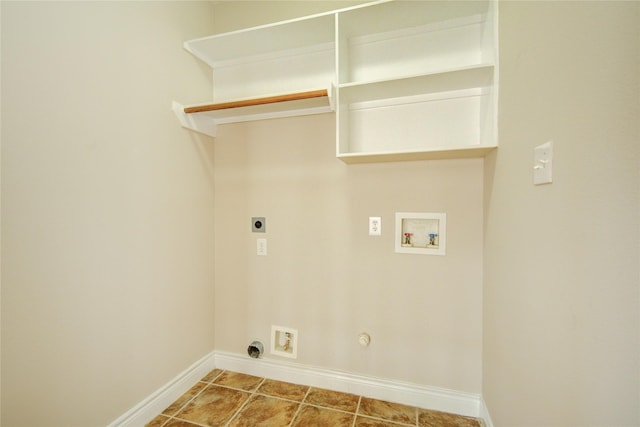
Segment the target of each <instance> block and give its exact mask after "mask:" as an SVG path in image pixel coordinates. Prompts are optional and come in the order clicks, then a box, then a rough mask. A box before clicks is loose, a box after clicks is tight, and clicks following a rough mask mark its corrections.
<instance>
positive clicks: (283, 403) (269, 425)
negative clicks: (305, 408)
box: [229, 395, 299, 427]
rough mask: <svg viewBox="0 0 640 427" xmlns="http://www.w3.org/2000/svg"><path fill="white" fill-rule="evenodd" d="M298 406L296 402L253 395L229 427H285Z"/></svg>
mask: <svg viewBox="0 0 640 427" xmlns="http://www.w3.org/2000/svg"><path fill="white" fill-rule="evenodd" d="M298 406H299V403H296V402H290V401H288V400H282V399H277V398H274V397H268V396H261V395H254V396H253V397H252V398H251V400H250V401H249V402H248V403H247V404H246V405H245V407H244V408H242V411H240V413H239V414H238V415H237V416H236V417H235V418H233V419H232V420H231V423H229V427H287V426H288V425H289V424H290V423H291V420H292V419H293V416H294V415H295V414H296V410H297V409H298Z"/></svg>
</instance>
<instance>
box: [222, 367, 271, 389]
mask: <svg viewBox="0 0 640 427" xmlns="http://www.w3.org/2000/svg"><path fill="white" fill-rule="evenodd" d="M262 380H263V379H262V378H260V377H254V376H253V375H247V374H240V373H237V372H229V371H225V372H223V373H222V374H220V376H219V377H218V378H216V379H215V380H214V381H213V384H218V385H223V386H226V387H232V388H239V389H241V390H246V391H254V390H255V389H256V388H258V386H259V385H260V383H261V382H262Z"/></svg>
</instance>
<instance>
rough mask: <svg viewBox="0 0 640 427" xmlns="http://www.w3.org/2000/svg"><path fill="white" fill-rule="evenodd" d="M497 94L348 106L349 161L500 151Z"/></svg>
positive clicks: (343, 126)
mask: <svg viewBox="0 0 640 427" xmlns="http://www.w3.org/2000/svg"><path fill="white" fill-rule="evenodd" d="M492 102H493V101H492V97H491V91H490V90H488V89H487V88H471V89H462V90H456V91H448V92H440V93H430V94H423V95H414V96H405V97H399V98H389V99H381V100H375V101H365V102H357V103H349V104H342V103H341V105H340V107H339V113H338V135H337V139H338V144H337V156H338V158H340V159H342V160H343V161H345V162H349V163H355V162H372V161H397V160H414V159H415V160H418V159H446V158H464V157H482V156H485V155H486V154H487V153H488V152H489V151H490V150H491V149H493V148H495V147H496V144H495V141H496V139H495V136H494V133H493V132H494V129H495V126H494V123H493V121H494V116H493V114H491V111H492V108H491V107H490V104H491V103H492Z"/></svg>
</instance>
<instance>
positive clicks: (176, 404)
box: [162, 382, 207, 415]
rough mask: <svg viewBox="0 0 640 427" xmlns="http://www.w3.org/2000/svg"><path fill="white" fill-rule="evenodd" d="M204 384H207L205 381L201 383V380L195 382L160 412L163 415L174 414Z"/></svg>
mask: <svg viewBox="0 0 640 427" xmlns="http://www.w3.org/2000/svg"><path fill="white" fill-rule="evenodd" d="M206 386H207V384H205V383H202V382H199V383H197V384H196V385H194V386H193V387H191V388H190V389H189V390H188V391H187V392H186V393H184V394H183V395H182V396H180V397H179V398H178V399H177V400H176V401H175V402H173V403H172V404H171V405H169V406H168V407H167V409H165V410H164V411H162V413H163V414H164V415H175V413H176V412H178V411H179V410H180V409H181V408H182V407H183V406H184V404H185V403H187V402H188V401H190V400H191V399H193V398H194V396H195V395H196V394H198V393H200V392H201V391H202V390H203V389H204V388H205V387H206Z"/></svg>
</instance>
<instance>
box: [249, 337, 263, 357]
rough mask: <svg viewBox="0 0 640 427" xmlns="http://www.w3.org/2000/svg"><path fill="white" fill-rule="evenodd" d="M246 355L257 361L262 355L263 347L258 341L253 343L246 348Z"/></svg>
mask: <svg viewBox="0 0 640 427" xmlns="http://www.w3.org/2000/svg"><path fill="white" fill-rule="evenodd" d="M247 353H248V354H249V356H250V357H252V358H254V359H257V358H259V357H260V356H262V353H264V346H263V345H262V343H261V342H260V341H254V342H252V343H251V344H249V347H247Z"/></svg>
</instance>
